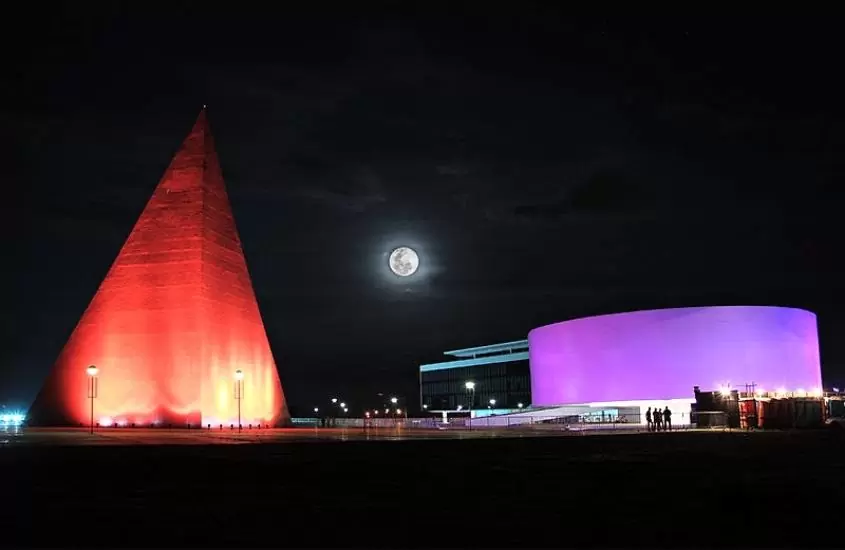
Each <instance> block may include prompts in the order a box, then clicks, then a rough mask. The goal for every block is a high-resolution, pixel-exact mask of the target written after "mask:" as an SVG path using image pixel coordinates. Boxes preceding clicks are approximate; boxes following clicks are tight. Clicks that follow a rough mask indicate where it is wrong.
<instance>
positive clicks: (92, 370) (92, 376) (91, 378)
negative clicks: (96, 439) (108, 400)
mask: <svg viewBox="0 0 845 550" xmlns="http://www.w3.org/2000/svg"><path fill="white" fill-rule="evenodd" d="M85 372H86V373H88V399H90V400H91V434H92V435H93V434H94V399H96V398H97V390H98V389H99V388H98V386H97V373H98V372H100V369H98V368H97V367H95V366H94V365H91V366H90V367H88V368H87V369H85Z"/></svg>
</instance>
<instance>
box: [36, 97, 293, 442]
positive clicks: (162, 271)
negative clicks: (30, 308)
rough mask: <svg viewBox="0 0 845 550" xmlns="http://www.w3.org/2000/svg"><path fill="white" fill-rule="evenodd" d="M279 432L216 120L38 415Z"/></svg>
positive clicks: (55, 375)
mask: <svg viewBox="0 0 845 550" xmlns="http://www.w3.org/2000/svg"><path fill="white" fill-rule="evenodd" d="M88 365H96V366H97V367H98V368H99V374H98V376H97V382H98V392H97V393H98V395H97V397H96V399H94V419H95V421H96V422H99V423H100V424H103V425H108V424H123V423H125V424H127V425H131V424H136V425H141V424H143V425H149V424H153V423H159V424H173V425H174V426H176V425H186V424H192V425H199V424H203V425H205V424H213V425H217V424H225V425H229V424H232V423H235V424H236V423H237V418H238V404H237V400H236V399H235V394H234V384H235V379H234V373H235V370H237V369H241V370H242V371H243V373H244V378H243V382H242V384H243V399H242V400H241V414H242V416H241V418H242V423H243V424H244V425H246V424H250V423H251V424H259V423H260V424H271V425H278V424H281V423H284V422H286V421H287V420H288V412H287V406H286V402H285V398H284V393H283V391H282V386H281V384H280V382H279V376H278V373H277V370H276V365H275V362H274V360H273V355H272V353H271V351H270V345H269V342H268V340H267V335H266V332H265V329H264V324H263V321H262V319H261V314H260V312H259V310H258V303H257V301H256V298H255V293H254V291H253V288H252V282H251V280H250V277H249V272H248V271H247V266H246V261H245V259H244V254H243V249H242V247H241V242H240V238H239V236H238V233H237V230H236V228H235V221H234V218H233V216H232V211H231V208H230V206H229V199H228V196H227V194H226V188H225V185H224V182H223V176H222V174H221V171H220V165H219V162H218V160H217V153H216V151H215V148H214V141H213V138H212V135H211V132H210V131H209V126H208V122H207V119H206V113H205V110H203V112H201V113H200V115H199V118H198V119H197V121H196V124H195V125H194V127H193V129H192V130H191V133H190V135H189V136H188V137H187V139H186V140H185V141H184V143H183V144H182V146H181V148H180V149H179V151H178V152H177V153H176V155H175V157H174V158H173V160H172V162H171V163H170V166H169V167H168V168H167V171H166V172H165V174H164V176H163V177H162V179H161V181H160V182H159V184H158V186H157V187H156V189H155V192H154V193H153V196H152V198H151V199H150V200H149V202H148V203H147V206H146V208H145V209H144V211H143V213H142V214H141V217H140V218H139V219H138V221H137V223H136V224H135V227H134V228H133V229H132V232H131V234H130V235H129V238H128V239H127V240H126V242H125V244H124V245H123V248H122V249H121V250H120V253H119V254H118V257H117V259H116V260H115V262H114V264H113V265H112V266H111V269H110V270H109V272H108V274H107V275H106V277H105V279H104V280H103V282H102V283H101V285H100V287H99V289H98V290H97V293H96V295H95V296H94V298H93V299H92V300H91V303H90V304H89V306H88V308H87V309H86V311H85V313H84V314H83V316H82V318H81V320H80V321H79V324H78V325H77V326H76V328H75V329H74V331H73V333H72V334H71V337H70V339H69V340H68V342H67V344H66V345H65V347H64V349H63V350H62V352H61V354H60V355H59V358H58V360H57V361H56V364H55V366H54V367H53V370H52V372H51V373H50V375H49V377H48V379H47V381H46V382H45V384H44V387H43V388H42V390H41V392H40V393H39V395H38V397H37V398H36V400H35V403H34V404H33V406H32V408H31V409H30V413H29V418H30V422H31V423H32V424H34V425H79V424H85V425H87V424H88V422H89V418H90V414H91V413H90V400H89V399H88V393H87V391H88V390H87V388H88V375H87V374H86V372H85V369H86V367H87V366H88Z"/></svg>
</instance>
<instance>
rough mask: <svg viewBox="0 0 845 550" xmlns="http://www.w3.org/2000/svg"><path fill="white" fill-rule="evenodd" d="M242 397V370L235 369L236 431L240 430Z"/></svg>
mask: <svg viewBox="0 0 845 550" xmlns="http://www.w3.org/2000/svg"><path fill="white" fill-rule="evenodd" d="M243 398H244V371H242V370H241V369H238V370H236V371H235V400H237V402H238V432H240V431H241V401H242V400H243Z"/></svg>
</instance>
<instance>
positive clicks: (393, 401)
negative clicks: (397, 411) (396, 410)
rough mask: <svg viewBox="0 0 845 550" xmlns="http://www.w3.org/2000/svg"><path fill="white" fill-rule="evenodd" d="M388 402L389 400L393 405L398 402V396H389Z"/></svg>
mask: <svg viewBox="0 0 845 550" xmlns="http://www.w3.org/2000/svg"><path fill="white" fill-rule="evenodd" d="M390 402H391V403H393V404H394V405H395V404H396V403H398V402H399V398H397V397H391V398H390Z"/></svg>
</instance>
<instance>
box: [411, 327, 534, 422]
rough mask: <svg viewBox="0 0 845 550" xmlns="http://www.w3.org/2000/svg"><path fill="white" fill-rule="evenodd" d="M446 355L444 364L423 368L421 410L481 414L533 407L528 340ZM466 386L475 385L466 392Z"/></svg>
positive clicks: (421, 375)
mask: <svg viewBox="0 0 845 550" xmlns="http://www.w3.org/2000/svg"><path fill="white" fill-rule="evenodd" d="M445 355H447V356H449V357H450V358H452V360H450V361H444V362H442V363H432V364H428V365H421V366H420V406H421V408H423V409H426V410H428V411H432V412H434V411H449V412H453V411H467V410H469V409H472V410H473V411H476V412H477V413H478V414H485V413H488V412H491V411H497V412H501V411H503V410H518V409H520V408H523V407H528V406H529V405H530V404H531V374H530V371H529V369H528V340H519V341H516V342H507V343H504V344H493V345H489V346H479V347H475V348H467V349H461V350H455V351H448V352H446V353H445ZM467 382H472V383H473V384H474V388H473V389H468V388H467Z"/></svg>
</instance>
